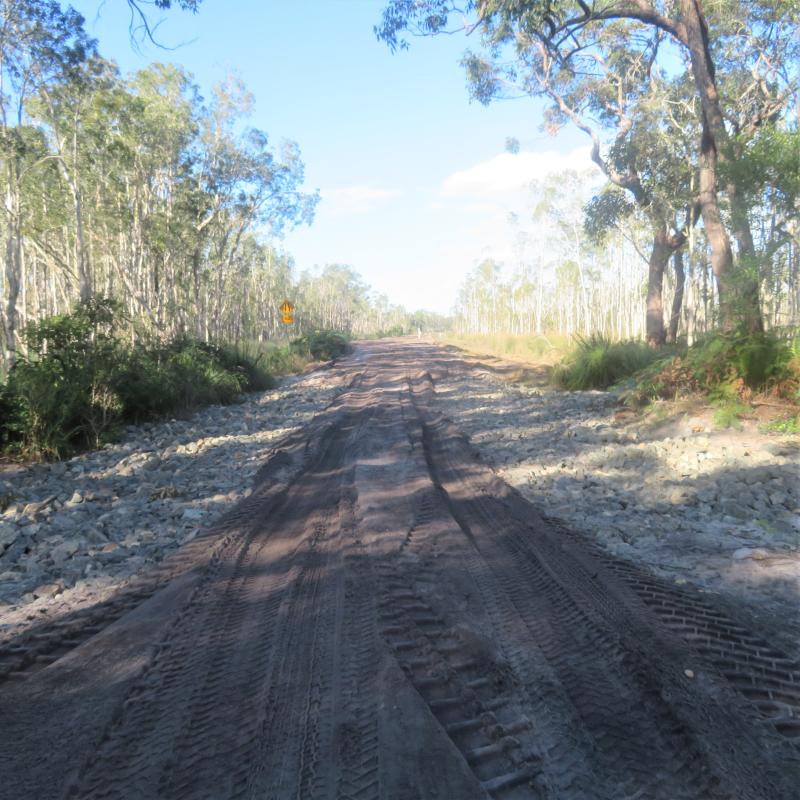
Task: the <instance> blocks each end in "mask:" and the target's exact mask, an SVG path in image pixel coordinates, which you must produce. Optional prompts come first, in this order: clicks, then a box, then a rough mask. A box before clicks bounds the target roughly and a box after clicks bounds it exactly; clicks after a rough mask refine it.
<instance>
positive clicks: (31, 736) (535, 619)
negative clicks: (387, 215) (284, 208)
mask: <svg viewBox="0 0 800 800" xmlns="http://www.w3.org/2000/svg"><path fill="white" fill-rule="evenodd" d="M468 368H469V367H468V366H467V365H465V364H464V363H463V362H460V361H459V360H458V358H457V357H456V356H454V355H452V354H450V353H446V352H445V351H443V350H441V349H437V348H436V347H433V346H428V345H422V344H415V343H409V342H399V341H385V342H381V343H375V344H367V345H362V346H360V347H358V348H357V349H356V351H355V353H354V354H353V355H352V356H351V357H349V358H347V359H345V360H343V361H342V362H341V363H340V364H339V365H338V366H337V367H336V369H337V370H340V371H341V374H342V376H343V378H344V379H345V382H344V384H343V385H345V386H346V387H347V388H346V389H344V390H343V391H342V392H341V393H340V394H339V396H338V397H337V399H336V400H335V402H334V403H333V404H332V405H331V406H330V407H329V408H328V409H326V410H325V411H324V412H323V413H321V414H320V415H318V416H317V417H316V418H315V420H314V421H313V422H312V423H311V424H310V425H308V426H306V428H305V429H304V430H303V431H301V432H300V433H297V434H294V435H293V436H292V437H290V438H288V439H287V440H285V441H284V442H283V444H282V446H281V447H280V448H279V449H278V450H276V452H275V453H274V454H273V455H272V457H271V458H270V460H269V462H268V463H267V464H265V465H264V468H263V469H262V470H261V472H260V474H259V480H258V483H257V486H256V487H255V489H254V492H253V494H252V495H251V496H250V497H249V498H248V499H247V500H246V501H244V502H243V503H241V504H240V505H239V506H237V507H236V508H234V509H232V510H231V512H229V513H228V514H227V515H226V516H225V517H224V518H222V519H221V520H219V521H218V523H217V524H216V525H215V526H214V527H213V528H211V529H209V530H208V531H207V532H206V533H205V535H203V536H201V537H199V538H198V539H196V540H195V541H193V542H192V543H191V544H189V545H187V546H186V547H184V548H183V549H182V550H181V551H179V552H178V554H176V555H175V556H173V557H172V558H171V559H169V560H168V561H167V562H165V563H164V564H163V565H162V566H161V567H160V569H159V570H158V571H157V572H154V573H152V574H150V575H147V576H144V577H143V578H142V579H140V580H139V581H138V582H137V583H136V584H135V585H134V587H133V588H132V589H129V590H128V591H127V593H126V595H125V596H124V597H120V598H119V599H118V601H117V602H112V603H109V604H107V605H105V606H103V607H102V608H98V609H94V610H92V611H89V612H81V614H80V615H76V616H75V617H74V618H73V619H66V620H61V621H59V623H58V624H57V625H56V624H49V625H43V626H42V627H41V628H40V629H38V630H36V629H35V630H34V632H33V633H30V634H26V635H25V636H24V637H20V639H19V640H18V641H16V642H12V643H11V644H9V645H8V646H6V647H5V648H4V649H2V650H0V798H2V799H3V800H5V799H6V798H7V799H8V800H21V799H22V798H36V799H37V800H47V799H49V798H77V799H78V800H83V799H84V798H86V799H87V800H88V799H89V798H137V800H138V799H140V798H153V800H155V798H159V799H160V800H173V798H174V799H177V798H187V799H189V798H191V799H192V800H194V799H195V798H209V800H211V799H213V800H228V799H229V798H273V799H274V800H283V799H284V798H287V799H288V798H300V799H302V798H352V799H353V800H356V798H357V799H358V800H371V799H372V800H378V798H381V799H382V800H405V799H406V798H407V799H408V800H411V799H412V798H448V799H449V798H452V799H453V800H469V798H480V797H483V798H486V797H497V798H559V799H563V800H578V798H581V799H585V800H634V798H641V799H642V800H645V799H648V798H658V799H662V798H663V800H680V798H687V799H688V798H730V800H734V798H735V800H744V799H745V798H748V799H749V798H752V799H753V800H784V799H785V800H790V798H791V799H794V800H796V798H797V797H798V796H800V793H798V788H797V787H798V786H800V746H799V745H800V667H799V666H798V665H797V664H794V663H792V662H791V661H790V660H789V659H787V658H786V657H785V656H784V655H783V654H782V653H781V652H780V651H779V650H778V649H776V648H775V647H774V646H773V645H771V643H770V642H769V641H767V640H765V638H762V636H761V635H759V633H758V631H752V630H748V629H747V627H746V626H745V625H744V624H741V623H740V622H738V621H737V620H735V619H733V618H731V617H730V616H729V614H728V613H727V612H725V611H723V610H721V609H719V608H716V607H715V606H714V605H713V601H710V600H709V599H708V598H707V597H705V596H703V595H701V594H699V593H695V592H693V591H691V590H690V589H686V588H685V587H680V588H679V587H676V586H674V585H671V584H669V583H666V582H663V581H661V580H659V579H657V578H655V577H653V576H651V575H649V574H648V573H646V572H644V571H642V570H639V569H638V568H636V567H635V566H633V565H631V564H628V563H626V562H622V561H618V560H615V559H613V558H612V557H610V556H609V555H607V554H606V553H604V552H603V551H602V550H601V549H600V548H599V547H597V546H595V545H593V544H592V543H590V542H589V541H587V540H586V539H584V538H582V537H580V536H579V535H577V534H574V533H572V532H570V531H568V530H565V529H561V528H559V527H556V526H554V525H553V524H552V523H551V522H548V521H546V520H544V519H542V518H541V517H539V516H538V515H537V513H536V511H535V510H534V508H533V507H532V506H531V505H530V504H529V503H527V502H526V501H525V500H524V499H522V498H521V497H520V496H519V495H518V494H517V493H516V492H514V491H513V490H512V489H510V488H509V487H508V486H507V485H506V484H504V483H503V482H502V481H500V480H499V479H498V478H497V477H496V476H495V475H494V473H493V472H492V471H491V470H490V469H489V468H488V467H486V466H484V465H483V463H482V462H481V460H480V457H479V455H478V454H477V453H476V452H474V450H473V449H472V447H471V446H470V444H469V442H468V441H467V440H466V439H465V438H464V437H463V436H462V435H461V434H460V432H459V431H458V430H457V429H456V428H455V427H454V426H453V425H452V423H450V422H449V421H448V419H447V409H446V408H442V407H441V404H440V403H438V402H437V399H436V392H435V387H436V380H437V379H438V377H439V376H441V375H443V374H446V373H447V372H448V371H454V370H461V369H468Z"/></svg>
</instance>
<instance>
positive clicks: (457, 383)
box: [437, 363, 800, 652]
mask: <svg viewBox="0 0 800 800" xmlns="http://www.w3.org/2000/svg"><path fill="white" fill-rule="evenodd" d="M476 366H477V365H475V364H474V363H473V370H472V371H471V373H470V374H464V373H463V372H461V373H459V372H458V371H453V372H452V373H451V376H450V377H449V378H447V379H445V380H442V381H439V382H438V383H437V394H438V396H439V398H440V399H441V400H442V401H443V404H444V407H445V408H446V411H447V414H448V415H449V416H450V418H451V419H452V420H453V422H454V423H455V424H456V425H457V426H458V427H459V428H460V429H461V430H463V431H464V432H465V433H466V434H467V435H468V436H469V437H470V439H471V441H472V443H473V445H474V446H475V447H476V448H477V449H478V451H479V452H480V453H481V456H482V458H483V459H484V460H485V461H486V462H488V463H490V464H491V465H492V466H493V467H494V468H495V470H496V471H497V473H498V474H499V475H500V477H502V479H503V480H505V481H506V482H507V483H509V484H510V485H512V486H514V487H515V488H516V489H517V490H518V491H519V492H520V493H521V494H522V495H523V496H524V497H525V498H527V499H528V500H529V501H530V502H532V503H533V504H534V505H535V506H536V507H537V508H538V509H539V510H540V511H541V513H542V514H544V515H545V516H547V517H548V518H550V519H553V520H556V521H558V522H561V523H563V524H564V525H566V526H568V527H570V528H572V529H574V530H577V531H579V532H581V533H583V534H585V535H586V536H588V537H590V538H592V539H594V540H595V541H598V542H599V543H600V544H601V545H602V546H603V547H604V548H606V549H607V550H608V551H609V552H611V553H612V554H614V555H616V556H619V557H622V558H625V559H627V560H629V561H633V562H635V563H637V564H644V565H646V566H647V567H649V568H650V569H651V570H653V571H654V572H655V573H657V574H659V575H661V576H662V577H666V578H668V579H669V580H671V581H674V583H675V584H678V585H682V584H693V585H695V586H696V587H698V588H699V590H700V591H701V592H706V593H713V594H716V595H719V596H720V599H722V600H723V601H724V600H727V601H729V602H730V603H732V604H734V605H736V607H737V608H743V609H744V610H745V611H749V612H752V614H753V615H755V620H757V621H758V622H763V623H765V624H772V625H773V626H774V627H775V628H779V629H780V630H781V632H782V634H783V638H784V640H785V641H784V643H785V644H786V645H788V646H789V647H790V648H791V649H792V650H794V651H795V652H798V650H800V613H798V607H799V603H800V440H798V438H797V437H779V436H773V435H765V434H762V433H759V432H758V431H757V430H752V429H751V430H742V431H737V430H719V429H715V428H714V426H713V423H712V422H711V421H710V420H709V419H707V418H704V417H702V416H700V417H697V416H691V415H687V416H685V417H683V418H680V419H677V420H672V421H670V422H668V423H664V424H660V425H654V424H652V423H647V422H646V421H643V420H642V419H640V418H638V417H637V416H636V415H632V414H629V413H626V412H625V410H623V409H621V408H620V406H619V403H618V400H617V397H616V396H615V395H614V394H613V393H609V392H558V391H553V390H549V389H547V388H545V387H542V386H539V387H530V386H523V385H519V384H513V383H509V382H508V381H507V380H504V379H503V378H502V377H497V376H496V375H493V374H492V372H491V371H482V370H480V368H479V367H478V369H477V370H476Z"/></svg>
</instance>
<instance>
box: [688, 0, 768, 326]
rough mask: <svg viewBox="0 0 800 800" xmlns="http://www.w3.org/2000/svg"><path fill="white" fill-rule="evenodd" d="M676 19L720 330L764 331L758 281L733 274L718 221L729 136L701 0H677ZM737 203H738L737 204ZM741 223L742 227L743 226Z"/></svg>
mask: <svg viewBox="0 0 800 800" xmlns="http://www.w3.org/2000/svg"><path fill="white" fill-rule="evenodd" d="M681 17H682V20H683V24H684V26H685V30H686V45H687V47H688V49H689V55H690V58H691V63H692V74H693V76H694V81H695V85H696V86H697V91H698V94H699V96H700V103H701V106H702V118H703V133H702V138H701V143H700V197H699V199H700V213H701V214H702V217H703V226H704V227H705V229H706V234H707V236H708V241H709V244H710V245H711V266H712V269H713V271H714V276H715V278H716V280H717V290H718V292H719V310H720V321H721V324H722V327H723V328H725V329H730V328H733V327H736V326H737V325H740V324H741V325H743V326H745V327H746V328H747V329H748V330H751V331H760V330H763V323H762V321H761V308H760V303H759V298H758V278H757V277H756V279H755V281H753V280H752V278H751V277H750V278H748V276H747V274H746V270H742V272H744V273H745V274H744V275H737V274H734V261H733V251H732V249H731V242H730V238H729V237H728V232H727V230H726V229H725V226H724V225H723V223H722V218H721V216H720V212H719V200H718V197H717V165H718V163H719V162H720V161H722V160H724V159H725V157H726V155H727V154H726V149H727V146H728V133H727V130H726V129H725V121H724V118H723V115H722V108H721V105H720V100H719V94H718V92H717V85H716V79H715V74H714V61H713V59H712V57H711V49H710V47H709V42H708V25H707V23H706V19H705V13H704V11H703V4H702V0H681ZM727 189H728V192H729V194H730V193H731V192H732V195H731V203H732V210H733V216H734V220H733V222H734V228H735V230H736V231H737V232H738V234H739V235H741V236H742V237H743V238H742V239H741V240H740V241H739V244H740V246H742V244H744V253H742V255H743V256H746V255H747V251H748V245H747V239H748V237H749V245H750V249H751V251H752V237H751V236H750V235H749V232H750V227H749V222H747V210H746V208H744V206H743V205H742V201H741V199H740V197H739V194H738V192H737V191H736V186H735V184H734V183H732V182H731V183H730V184H729V185H728V187H727ZM737 204H738V205H737ZM745 223H746V224H745Z"/></svg>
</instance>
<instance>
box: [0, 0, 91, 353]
mask: <svg viewBox="0 0 800 800" xmlns="http://www.w3.org/2000/svg"><path fill="white" fill-rule="evenodd" d="M93 49H94V42H93V41H92V40H91V39H90V38H89V37H88V36H87V35H86V33H85V31H84V29H83V17H81V15H80V14H78V13H77V12H76V11H74V10H72V9H71V8H70V9H67V10H66V11H64V10H62V8H61V6H60V4H59V3H57V2H54V0H4V2H2V3H0V160H2V162H3V167H2V173H3V182H4V186H3V195H4V197H3V200H4V202H3V212H2V213H3V218H4V225H3V233H4V238H5V242H4V277H5V284H6V285H5V295H6V302H5V305H4V308H3V332H4V339H5V357H6V361H7V362H8V363H13V361H14V359H15V357H16V349H17V301H18V298H19V291H20V284H21V279H22V269H23V258H24V253H23V233H22V231H23V225H24V221H23V202H22V198H21V188H22V181H23V179H24V178H25V175H26V174H27V173H28V172H30V171H32V170H35V169H37V168H38V167H39V166H41V165H43V164H45V162H46V161H48V160H50V155H49V154H45V155H39V153H36V155H37V157H35V158H34V159H33V160H31V159H30V158H29V156H30V150H29V145H30V143H31V142H32V141H33V139H35V138H36V137H29V136H27V135H26V134H25V132H24V130H25V126H26V125H27V124H28V122H29V119H28V107H29V103H30V100H31V98H32V97H34V96H36V95H37V94H38V93H39V92H40V91H41V90H42V88H43V87H44V86H46V85H47V84H48V83H49V82H50V81H52V80H54V79H57V78H61V77H64V76H67V75H69V74H72V73H73V72H74V71H75V70H77V69H79V68H80V66H81V65H82V64H83V63H84V62H85V61H86V59H87V58H88V56H89V55H90V54H91V52H92V51H93ZM26 157H27V158H26ZM26 161H27V163H26Z"/></svg>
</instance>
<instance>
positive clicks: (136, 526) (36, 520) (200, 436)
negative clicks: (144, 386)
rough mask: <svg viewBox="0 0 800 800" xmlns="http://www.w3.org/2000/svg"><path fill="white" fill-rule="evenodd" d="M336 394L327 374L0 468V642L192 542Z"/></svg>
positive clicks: (113, 588)
mask: <svg viewBox="0 0 800 800" xmlns="http://www.w3.org/2000/svg"><path fill="white" fill-rule="evenodd" d="M338 388H339V380H338V379H337V378H336V377H335V374H334V373H332V372H330V371H328V370H318V371H316V372H312V373H309V374H307V375H304V376H299V377H290V378H286V379H284V380H283V381H282V382H281V384H280V385H279V387H278V388H276V389H274V390H270V391H267V392H263V393H255V394H250V395H247V396H246V397H245V399H244V401H243V402H241V403H238V404H235V405H230V406H209V407H207V408H204V409H202V410H200V411H198V412H197V413H195V414H194V415H192V416H191V417H189V418H187V419H171V420H169V421H164V422H157V423H152V424H146V425H141V426H132V427H130V428H128V429H127V430H126V431H125V435H124V436H123V438H122V440H121V441H119V442H117V443H115V444H110V445H107V446H106V447H104V448H103V449H102V450H97V451H92V452H87V453H83V454H81V455H78V456H76V457H74V458H72V459H69V460H67V461H61V462H57V463H53V464H31V465H26V466H21V467H10V468H6V469H5V470H3V471H2V472H0V510H2V513H0V641H3V640H5V639H8V638H9V637H11V636H13V635H16V634H17V633H19V632H20V630H21V629H24V628H25V627H27V626H29V625H30V624H32V623H33V622H35V621H36V620H38V619H40V618H41V616H42V615H48V616H51V615H56V616H58V615H61V614H64V613H67V612H68V611H72V610H74V609H76V608H80V607H82V606H85V605H91V604H94V603H98V602H101V601H102V600H104V599H105V598H106V597H108V596H109V595H111V594H113V593H115V592H117V591H119V589H120V588H121V587H122V586H124V585H125V584H126V582H127V581H128V580H129V579H131V578H132V577H133V576H135V575H136V574H138V573H140V572H142V571H143V570H146V569H147V568H149V567H151V566H152V565H153V564H155V563H157V562H159V561H161V560H162V559H163V558H165V557H166V556H168V555H169V554H170V553H172V552H173V551H174V550H176V549H177V548H178V547H180V546H181V545H182V544H184V543H185V542H188V541H190V540H191V539H193V538H194V537H195V536H196V535H197V532H198V530H200V529H201V528H202V527H204V526H205V525H206V524H208V523H209V522H211V521H212V520H213V519H214V518H215V517H217V516H218V515H219V514H220V513H221V512H223V511H225V510H226V509H228V508H230V506H231V505H232V504H234V503H235V502H237V501H238V500H241V499H242V498H243V497H245V496H247V494H249V492H250V487H251V484H252V480H253V477H254V475H255V473H256V472H257V470H258V468H259V467H260V466H261V465H262V464H263V462H264V459H265V458H266V456H267V455H268V454H269V452H270V451H271V450H272V449H273V448H274V447H275V445H276V444H277V442H278V441H279V440H280V439H282V438H284V437H285V436H286V435H288V434H289V433H291V432H292V431H294V430H296V429H297V428H299V427H301V426H302V425H304V424H305V423H306V422H307V421H308V420H309V419H311V417H313V416H314V414H316V413H318V412H319V411H320V410H321V409H323V408H324V407H325V406H326V405H328V404H329V403H330V402H331V400H332V398H333V396H334V394H335V393H336V391H337V389H338Z"/></svg>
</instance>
